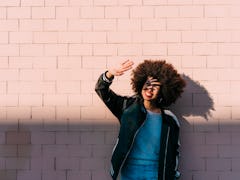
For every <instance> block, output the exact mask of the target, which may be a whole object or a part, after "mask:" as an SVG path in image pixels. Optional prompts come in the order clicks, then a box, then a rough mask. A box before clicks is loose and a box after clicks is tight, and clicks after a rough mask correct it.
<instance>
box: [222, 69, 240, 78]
mask: <svg viewBox="0 0 240 180" xmlns="http://www.w3.org/2000/svg"><path fill="white" fill-rule="evenodd" d="M224 75H225V76H224ZM238 75H239V71H238V70H237V69H219V70H218V79H219V80H234V81H238V80H240V77H239V76H238Z"/></svg>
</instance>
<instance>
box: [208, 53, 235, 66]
mask: <svg viewBox="0 0 240 180" xmlns="http://www.w3.org/2000/svg"><path fill="white" fill-rule="evenodd" d="M207 67H208V68H230V67H231V57H230V56H208V57H207Z"/></svg>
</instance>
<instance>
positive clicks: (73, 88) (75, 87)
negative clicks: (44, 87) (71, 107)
mask: <svg viewBox="0 0 240 180" xmlns="http://www.w3.org/2000/svg"><path fill="white" fill-rule="evenodd" d="M56 90H57V93H59V94H61V93H63V94H65V93H68V94H75V93H80V82H78V81H76V82H71V81H58V82H57V83H56Z"/></svg>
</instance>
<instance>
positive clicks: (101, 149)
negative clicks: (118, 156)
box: [92, 144, 112, 158]
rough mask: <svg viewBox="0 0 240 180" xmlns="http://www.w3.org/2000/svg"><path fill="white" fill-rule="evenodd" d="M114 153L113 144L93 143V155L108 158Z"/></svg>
mask: <svg viewBox="0 0 240 180" xmlns="http://www.w3.org/2000/svg"><path fill="white" fill-rule="evenodd" d="M111 153H112V145H108V146H107V145H105V144H104V145H93V152H92V154H93V157H96V158H107V157H109V154H111Z"/></svg>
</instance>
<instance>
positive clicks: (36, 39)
mask: <svg viewBox="0 0 240 180" xmlns="http://www.w3.org/2000/svg"><path fill="white" fill-rule="evenodd" d="M57 42H58V34H57V33H56V32H34V33H33V43H57Z"/></svg>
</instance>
